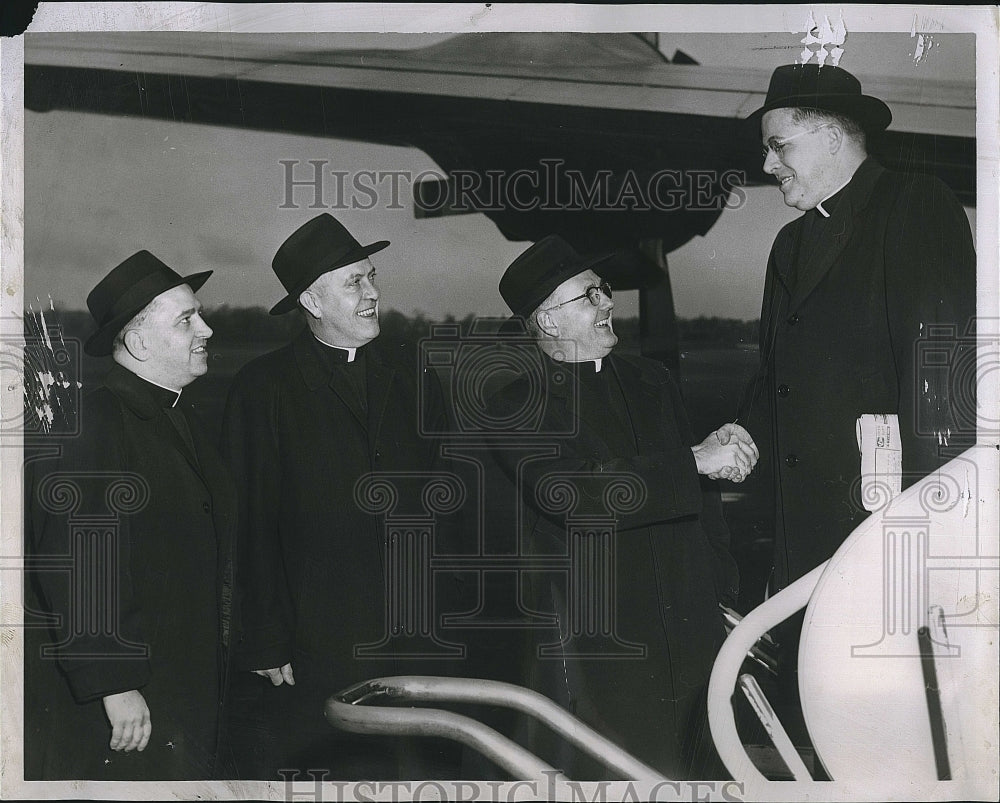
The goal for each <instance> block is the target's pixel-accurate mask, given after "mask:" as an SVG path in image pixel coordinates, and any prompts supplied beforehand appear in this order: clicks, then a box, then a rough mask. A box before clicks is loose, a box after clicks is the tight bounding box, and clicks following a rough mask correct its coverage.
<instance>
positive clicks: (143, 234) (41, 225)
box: [25, 34, 974, 319]
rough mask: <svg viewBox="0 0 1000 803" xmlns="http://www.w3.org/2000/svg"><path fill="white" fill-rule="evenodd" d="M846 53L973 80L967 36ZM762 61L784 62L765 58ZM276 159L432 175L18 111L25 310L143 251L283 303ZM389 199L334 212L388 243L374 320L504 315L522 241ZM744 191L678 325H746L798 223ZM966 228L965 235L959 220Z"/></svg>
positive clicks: (234, 134)
mask: <svg viewBox="0 0 1000 803" xmlns="http://www.w3.org/2000/svg"><path fill="white" fill-rule="evenodd" d="M871 36H872V35H869V37H871ZM441 38H442V37H441V36H440V35H437V36H433V35H432V36H427V37H421V36H419V35H408V36H399V35H388V36H384V35H383V36H380V35H374V34H364V35H353V34H332V35H330V40H329V47H330V49H338V48H345V47H366V48H372V47H413V46H416V45H421V44H428V43H431V42H434V41H440V39H441ZM800 40H801V34H774V35H757V36H748V35H746V34H744V35H740V36H727V35H720V34H683V35H680V34H678V35H667V34H664V35H662V38H661V49H663V50H664V52H665V53H667V54H668V55H672V54H673V52H674V50H675V49H677V48H680V49H683V50H685V51H686V52H687V53H688V54H689V55H691V56H693V57H694V58H696V59H697V60H699V61H701V62H702V63H704V64H712V65H719V66H732V65H738V64H744V65H746V66H757V67H767V66H769V65H772V64H775V63H784V62H786V61H792V60H794V52H793V51H795V50H797V49H798V48H800V47H801V45H800V44H799V42H800ZM861 41H862V40H861V38H860V37H855V39H854V40H853V43H854V46H853V47H852V48H850V49H849V50H848V53H847V54H846V55H845V57H844V60H843V61H842V64H843V66H845V67H849V68H853V69H855V70H857V71H858V72H861V73H864V72H876V73H878V72H879V71H880V70H881V74H884V75H895V76H900V77H903V76H918V77H919V75H928V74H932V75H934V76H936V77H943V78H949V79H952V80H955V79H971V78H972V76H973V70H974V64H973V56H974V53H973V51H972V49H971V47H970V44H971V41H972V39H971V37H961V38H956V37H952V38H948V37H939V44H938V46H937V47H936V48H935V49H934V50H933V51H932V52H931V53H930V55H929V56H928V57H927V58H926V59H924V60H923V62H922V63H920V64H918V63H917V62H916V61H915V60H914V58H913V53H914V50H913V48H914V47H915V40H914V39H912V38H911V37H909V36H906V35H896V36H893V37H882V38H881V39H875V38H871V39H869V40H868V41H869V45H868V46H862V44H861ZM875 41H879V42H881V43H883V44H881V45H879V46H877V47H876V46H874V42H875ZM941 42H943V43H944V44H943V45H942V44H941ZM29 46H30V41H29ZM775 48H778V49H779V51H780V50H781V49H782V48H783V49H784V50H785V51H786V52H784V53H782V55H781V56H780V57H778V56H776V55H775V52H774V49H775ZM789 53H791V54H792V55H791V56H789V55H788V54H789ZM928 62H930V66H928ZM931 70H933V72H929V71H931ZM289 159H291V160H299V162H300V163H301V165H302V170H303V171H309V170H310V168H309V167H308V165H307V164H306V163H307V162H308V160H315V159H320V160H327V161H328V162H329V166H330V168H331V169H344V170H349V171H351V170H360V169H379V170H405V171H411V172H412V173H414V174H415V173H419V172H421V171H425V170H438V168H437V165H435V164H434V163H433V162H432V161H431V160H430V158H429V157H428V156H427V155H426V154H424V153H423V152H421V151H419V150H416V149H412V148H402V147H388V146H375V145H371V144H367V143H362V142H346V141H341V140H332V139H326V138H319V137H304V136H298V135H287V134H274V133H259V132H252V131H243V130H237V129H229V128H217V127H210V126H200V125H190V124H184V123H174V122H169V121H162V120H144V119H141V118H115V117H109V116H104V115H94V114H77V113H70V112H49V113H44V114H42V113H35V112H30V111H29V112H26V114H25V186H26V190H25V202H26V204H25V221H26V232H25V233H26V244H25V267H26V274H27V276H26V288H25V289H26V292H25V303H26V304H29V303H30V304H32V305H37V302H36V301H35V298H36V297H37V298H39V299H40V300H41V302H42V303H44V304H45V305H46V306H47V305H48V296H50V295H51V297H52V300H53V303H54V305H55V306H56V308H61V309H67V308H82V307H83V305H84V299H85V298H86V295H87V293H88V292H89V290H90V289H91V288H92V287H93V285H94V284H95V283H96V282H97V281H98V280H99V279H100V277H101V276H102V275H103V274H104V273H106V272H107V271H108V270H109V269H110V268H111V267H113V266H114V265H115V264H117V263H118V262H120V261H121V260H123V259H124V258H126V257H127V256H129V255H130V254H131V253H133V252H134V251H136V250H138V249H140V248H147V249H149V250H150V251H152V252H153V253H154V254H156V255H157V256H158V257H160V258H161V259H163V260H164V261H165V262H167V263H168V264H169V265H171V266H172V267H174V268H175V269H177V270H178V271H179V272H181V273H187V272H195V271H200V270H205V269H209V268H211V269H214V270H215V271H217V273H216V275H215V276H214V277H213V280H212V281H210V282H209V283H208V284H207V285H206V286H205V288H204V290H203V291H201V293H200V296H201V298H202V300H203V303H204V304H205V305H206V306H208V307H212V306H215V305H218V304H223V303H227V304H231V305H239V306H243V305H250V306H253V305H257V306H270V305H272V304H274V303H275V302H276V301H277V300H278V299H279V298H281V297H282V295H283V290H282V288H281V286H280V284H279V283H278V281H277V279H276V278H275V277H274V275H273V273H272V272H271V269H270V262H271V258H272V256H273V254H274V251H275V250H276V249H277V247H278V246H279V245H280V244H281V242H282V240H283V239H284V238H285V237H287V236H288V234H290V233H291V232H292V231H293V230H294V229H295V228H296V227H297V226H299V225H300V224H301V223H303V222H305V221H306V220H308V219H309V218H310V217H312V216H313V215H315V214H317V210H315V209H308V208H301V209H282V208H280V207H281V205H282V203H283V202H284V199H285V186H284V170H285V168H284V167H282V165H281V164H280V160H289ZM401 189H402V192H401V194H400V198H399V201H400V206H401V207H402V208H400V209H385V208H375V209H372V210H343V211H337V212H335V214H336V215H337V217H338V218H339V219H340V220H341V221H342V222H343V223H344V224H345V225H346V226H347V227H348V229H350V230H351V231H352V232H353V233H354V234H355V235H356V236H357V237H358V239H359V240H361V241H362V242H368V241H373V240H377V239H388V240H390V241H391V242H392V246H391V247H390V248H389V249H387V250H385V251H383V252H382V253H380V254H378V255H376V257H375V261H376V265H377V267H378V269H379V277H380V284H381V287H382V291H383V305H384V308H387V309H388V308H391V309H398V310H401V311H403V312H406V313H412V312H415V311H421V312H424V313H426V314H428V315H429V316H431V317H433V318H440V317H443V316H444V315H446V314H448V313H451V314H454V315H456V316H458V317H462V316H464V315H465V314H467V313H470V312H475V313H477V314H484V315H501V314H505V313H506V308H505V307H504V306H503V303H502V301H501V299H500V297H499V295H498V293H497V290H496V283H497V280H498V279H499V277H500V275H501V273H502V272H503V270H504V268H505V267H506V265H507V264H509V263H510V261H512V260H513V259H514V257H516V256H517V254H519V253H520V252H521V251H522V250H523V249H524V248H526V247H527V245H528V243H517V242H509V241H507V240H506V239H504V237H503V236H501V235H500V233H499V232H498V231H497V229H496V227H495V226H494V225H493V224H492V223H491V222H490V221H489V220H488V219H487V218H486V217H485V216H483V215H462V216H455V217H445V218H438V219H422V220H417V219H415V218H414V216H413V204H412V198H411V196H410V193H409V188H408V186H406V185H405V184H404V185H403V186H402V187H401ZM746 192H747V203H746V204H745V205H744V206H743V207H742V208H740V209H737V210H727V211H726V212H724V213H723V215H722V217H721V218H720V220H719V222H718V223H717V224H716V225H715V227H714V228H713V229H712V230H711V231H710V232H709V233H708V236H707V237H705V238H695V239H694V240H692V241H691V242H690V243H688V244H687V245H686V246H684V247H683V248H681V249H679V250H677V251H675V252H674V253H672V254H671V255H670V257H669V264H670V274H671V279H672V282H673V286H674V294H675V302H676V308H677V313H678V314H679V315H681V316H683V317H693V316H696V315H719V316H726V317H736V318H743V319H752V318H755V317H757V315H758V313H759V308H760V298H761V290H762V285H763V276H764V267H765V262H766V258H767V253H768V249H769V247H770V243H771V241H772V240H773V238H774V235H775V233H776V232H777V230H778V229H779V228H780V227H781V225H783V224H784V223H785V222H787V221H788V220H791V219H792V218H793V217H794V216H795V215H796V214H798V213H797V212H795V210H790V209H788V208H786V207H785V206H784V205H783V204H782V203H781V199H780V193H779V192H778V191H777V189H776V188H774V187H762V188H756V189H750V190H747V191H746ZM970 216H971V217H972V220H973V225H974V211H971V210H970ZM630 296H631V297H630ZM635 296H636V294H635V293H631V294H624V297H622V298H620V299H619V300H618V303H619V308H618V313H619V314H624V315H628V314H632V313H634V312H635V311H636V306H637V305H636V300H635Z"/></svg>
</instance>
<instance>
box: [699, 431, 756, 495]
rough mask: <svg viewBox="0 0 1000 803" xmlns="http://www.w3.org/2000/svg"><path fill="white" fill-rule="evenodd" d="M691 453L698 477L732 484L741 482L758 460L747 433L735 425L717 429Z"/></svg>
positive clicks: (753, 444)
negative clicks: (705, 476) (706, 477)
mask: <svg viewBox="0 0 1000 803" xmlns="http://www.w3.org/2000/svg"><path fill="white" fill-rule="evenodd" d="M691 451H692V452H693V453H694V462H695V465H697V467H698V473H699V474H706V475H707V476H708V478H709V479H712V480H718V479H723V480H730V481H732V482H743V480H745V479H746V478H747V477H748V476H749V475H750V472H751V471H753V467H754V466H755V465H757V458H758V457H760V453H759V452H758V451H757V445H756V444H755V443H754V442H753V438H751V437H750V433H749V432H747V431H746V430H745V429H744V428H743V427H741V426H740V425H739V424H737V423H735V422H734V423H731V424H724V425H723V426H721V427H719V429H717V430H715V432H712V433H710V434H709V436H708V437H707V438H705V440H703V441H702V442H701V443H699V444H698V445H697V446H692V447H691Z"/></svg>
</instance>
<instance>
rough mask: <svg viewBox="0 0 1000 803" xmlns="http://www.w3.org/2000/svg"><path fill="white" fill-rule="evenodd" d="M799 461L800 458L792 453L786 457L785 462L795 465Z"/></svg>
mask: <svg viewBox="0 0 1000 803" xmlns="http://www.w3.org/2000/svg"><path fill="white" fill-rule="evenodd" d="M798 462H799V458H798V457H796V456H795V455H793V454H790V455H787V456H786V457H785V463H787V464H788V465H790V466H794V465H795V464H796V463H798Z"/></svg>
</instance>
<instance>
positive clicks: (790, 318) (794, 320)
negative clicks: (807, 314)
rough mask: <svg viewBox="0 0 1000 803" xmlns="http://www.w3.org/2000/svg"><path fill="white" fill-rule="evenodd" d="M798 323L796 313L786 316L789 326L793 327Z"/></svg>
mask: <svg viewBox="0 0 1000 803" xmlns="http://www.w3.org/2000/svg"><path fill="white" fill-rule="evenodd" d="M798 322H799V314H798V313H797V312H793V313H792V314H791V315H789V316H788V325H789V326H795V324H797V323H798Z"/></svg>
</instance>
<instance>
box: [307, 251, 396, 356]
mask: <svg viewBox="0 0 1000 803" xmlns="http://www.w3.org/2000/svg"><path fill="white" fill-rule="evenodd" d="M305 293H310V294H311V295H312V299H313V301H314V303H315V309H316V310H317V311H318V313H319V316H318V317H317V319H316V320H317V323H316V327H315V330H314V331H315V332H316V335H317V336H318V337H319V338H321V339H322V340H324V341H325V342H327V343H329V344H330V345H331V346H340V347H341V348H358V347H359V346H363V345H365V344H366V343H368V342H369V341H371V340H374V339H375V338H376V337H378V334H379V322H378V298H379V290H378V287H376V286H375V266H374V265H372V263H371V260H370V259H367V258H365V259H362V260H361V261H360V262H355V263H353V264H352V265H345V266H344V267H342V268H337V269H336V270H330V271H327V272H326V273H324V274H323V275H322V276H320V277H319V278H318V279H316V281H314V282H313V283H312V284H311V285H309V288H308V289H307V290H306V291H305ZM305 293H303V295H305ZM314 317H316V316H315V314H314Z"/></svg>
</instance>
